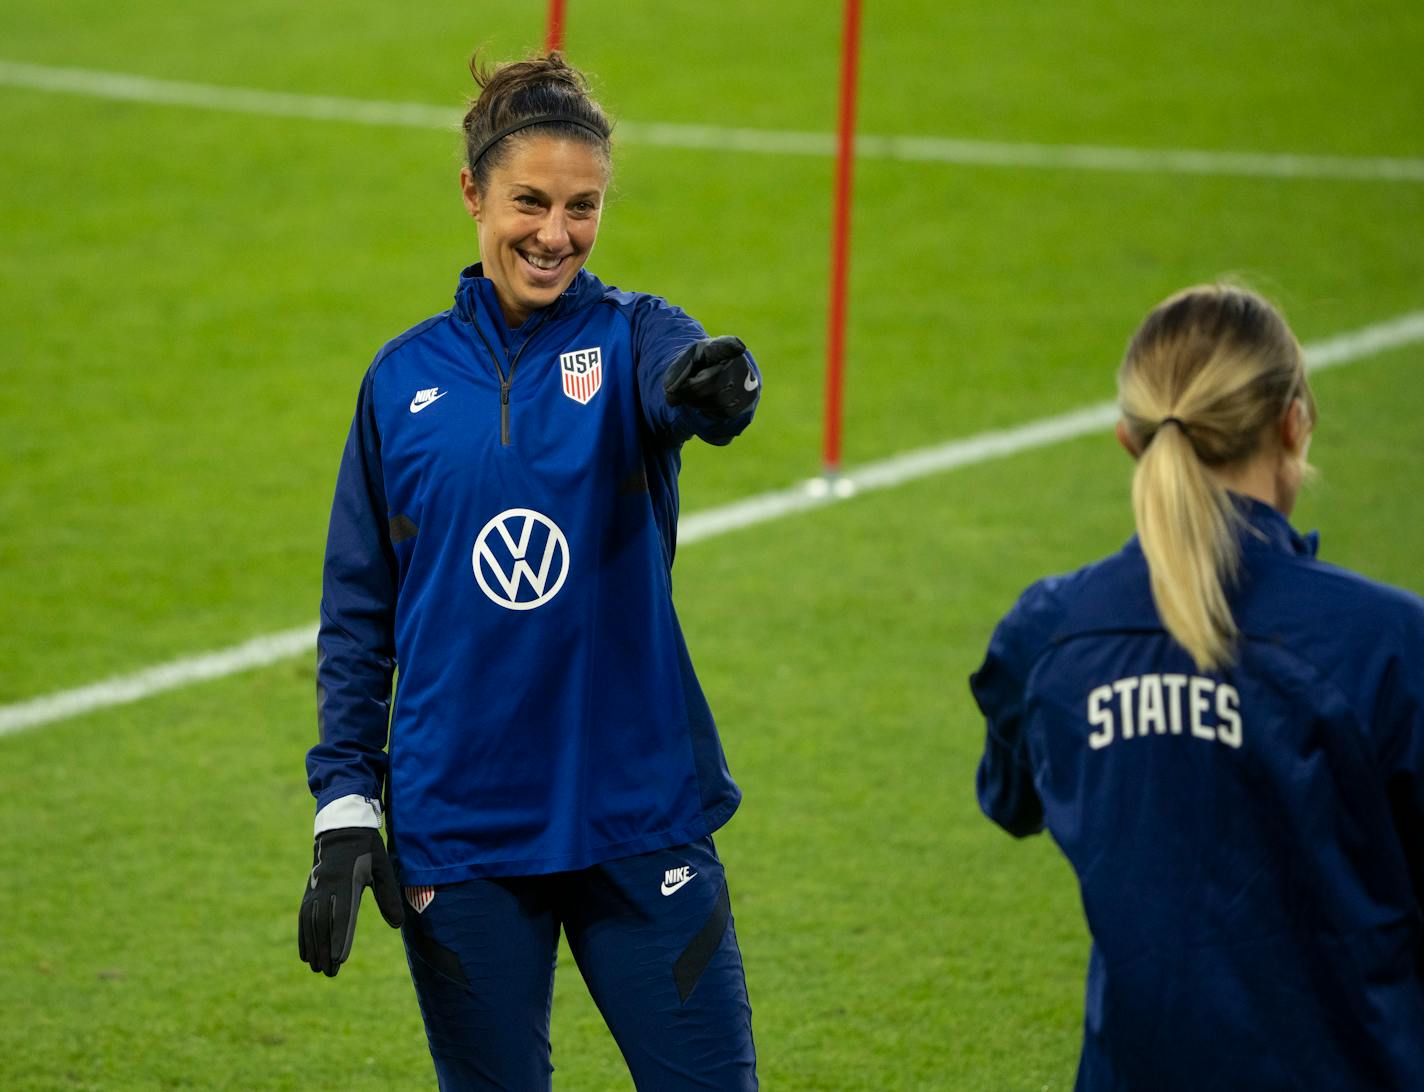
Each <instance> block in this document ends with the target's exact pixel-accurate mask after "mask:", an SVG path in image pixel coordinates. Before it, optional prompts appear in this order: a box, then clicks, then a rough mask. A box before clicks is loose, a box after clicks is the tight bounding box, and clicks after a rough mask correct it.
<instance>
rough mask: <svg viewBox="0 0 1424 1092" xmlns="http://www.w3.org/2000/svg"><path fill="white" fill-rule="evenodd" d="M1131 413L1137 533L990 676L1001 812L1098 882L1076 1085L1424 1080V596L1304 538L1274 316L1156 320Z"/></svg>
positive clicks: (1129, 389)
mask: <svg viewBox="0 0 1424 1092" xmlns="http://www.w3.org/2000/svg"><path fill="white" fill-rule="evenodd" d="M1118 395H1119V406H1120V408H1121V412H1122V417H1121V420H1120V422H1119V424H1118V427H1117V435H1118V439H1119V441H1120V442H1121V444H1122V446H1123V447H1124V448H1125V449H1126V450H1127V452H1128V453H1129V454H1130V455H1131V456H1132V457H1133V458H1134V459H1135V460H1136V469H1135V472H1134V475H1133V482H1132V505H1133V511H1134V514H1135V517H1136V523H1137V534H1136V535H1135V536H1134V537H1133V538H1132V540H1131V541H1129V542H1128V544H1127V545H1126V546H1125V547H1124V548H1123V549H1122V550H1121V551H1119V552H1118V553H1116V554H1114V555H1112V556H1111V557H1108V558H1106V559H1104V560H1102V561H1099V562H1097V563H1096V564H1093V565H1089V566H1087V567H1086V568H1083V569H1080V570H1078V571H1077V572H1074V573H1070V574H1068V575H1065V576H1058V577H1052V578H1049V579H1046V580H1042V581H1040V582H1038V583H1036V584H1034V585H1033V586H1032V587H1030V588H1029V589H1028V590H1027V591H1026V592H1025V593H1024V594H1023V596H1022V597H1021V598H1020V600H1019V602H1018V604H1017V605H1016V606H1015V607H1014V609H1013V610H1012V611H1010V612H1009V614H1008V615H1007V616H1006V617H1005V618H1004V619H1003V621H1001V622H1000V624H999V626H998V628H997V629H996V631H995V633H994V636H993V639H992V641H991V642H990V645H989V650H988V653H987V655H986V657H985V661H984V664H983V666H982V667H981V668H980V669H979V670H978V671H977V672H976V673H975V674H974V676H973V677H972V679H971V680H970V683H971V686H972V688H973V692H974V696H975V699H976V700H977V702H978V704H979V707H980V709H981V710H982V711H983V712H984V715H985V717H986V719H987V722H988V731H987V740H986V744H985V750H984V757H983V759H982V761H981V763H980V766H979V777H978V792H979V801H980V805H981V807H982V808H983V809H984V811H985V813H986V814H987V815H988V816H989V817H990V818H991V819H993V820H994V821H995V822H996V823H998V824H999V825H1001V826H1002V827H1004V828H1005V829H1006V830H1008V831H1009V832H1010V833H1012V834H1014V835H1016V836H1020V837H1022V836H1025V835H1029V834H1033V833H1036V832H1038V831H1040V830H1043V829H1047V830H1048V831H1049V833H1050V834H1051V835H1052V836H1053V838H1054V840H1055V841H1056V842H1057V843H1058V844H1059V846H1060V847H1061V848H1062V849H1063V852H1064V853H1065V855H1066V856H1067V858H1068V860H1069V862H1070V863H1071V864H1072V866H1073V868H1074V871H1075V872H1076V873H1077V876H1078V881H1079V884H1080V888H1081V893H1082V901H1083V909H1084V913H1085V915H1086V917H1087V923H1088V928H1089V931H1090V932H1091V934H1092V938H1093V946H1092V954H1091V958H1090V961H1089V965H1088V984H1087V1006H1086V1013H1085V1021H1084V1023H1085V1027H1084V1038H1083V1051H1082V1057H1081V1060H1080V1063H1079V1070H1078V1084H1077V1087H1078V1089H1080V1090H1091V1092H1099V1090H1102V1092H1108V1090H1114V1092H1117V1090H1121V1092H1126V1090H1140V1089H1152V1090H1154V1092H1170V1090H1175V1089H1181V1090H1193V1092H1195V1090H1201V1089H1212V1090H1213V1092H1223V1090H1241V1092H1247V1090H1249V1092H1265V1090H1274V1089H1281V1090H1285V1089H1330V1090H1332V1092H1349V1090H1360V1092H1363V1090H1366V1089H1370V1090H1381V1089H1390V1090H1400V1092H1403V1090H1405V1089H1419V1088H1424V939H1422V937H1424V918H1421V901H1422V900H1424V600H1421V599H1420V598H1419V597H1418V596H1416V595H1413V594H1411V593H1409V592H1406V591H1402V590H1400V589H1398V588H1393V587H1389V586H1387V585H1383V584H1378V583H1375V582H1372V581H1369V580H1366V579H1365V578H1363V577H1361V576H1358V575H1356V574H1354V573H1351V572H1348V571H1346V570H1344V569H1340V568H1337V567H1335V566H1332V565H1328V564H1326V563H1324V562H1321V561H1318V560H1317V559H1316V557H1315V553H1316V541H1315V539H1314V537H1313V536H1311V537H1303V536H1301V535H1300V534H1298V533H1297V532H1296V531H1295V530H1294V529H1292V527H1291V525H1290V524H1289V522H1287V521H1288V518H1289V516H1290V513H1291V509H1292V507H1293V505H1294V503H1295V499H1296V494H1297V492H1298V491H1299V489H1300V485H1301V482H1302V479H1303V478H1304V477H1305V475H1306V473H1307V471H1308V467H1307V464H1306V461H1305V456H1306V449H1307V447H1308V445H1309V441H1310V434H1311V430H1312V428H1313V426H1314V424H1315V402H1314V398H1313V397H1312V395H1311V392H1310V387H1309V385H1308V383H1307V381H1306V374H1305V364H1304V361H1303V359H1302V354H1301V350H1300V346H1299V344H1298V343H1297V342H1296V339H1295V337H1294V336H1293V335H1292V333H1291V331H1290V329H1289V328H1288V327H1287V325H1286V324H1285V322H1284V320H1283V319H1282V318H1281V316H1280V315H1279V314H1278V313H1277V312H1276V311H1275V310H1274V309H1273V308H1272V307H1271V306H1270V305H1269V304H1268V303H1266V302H1265V301H1264V300H1263V299H1261V298H1260V297H1259V296H1257V295H1255V294H1254V293H1251V292H1249V291H1245V290H1243V289H1240V288H1236V287H1224V286H1203V287H1197V288H1192V289H1188V290H1187V291H1184V292H1181V293H1178V294H1177V295H1175V296H1172V297H1171V298H1169V299H1167V300H1165V301H1164V302H1163V303H1161V304H1160V305H1159V306H1157V307H1156V308H1155V309H1154V310H1153V311H1152V312H1151V314H1149V315H1148V316H1147V319H1146V320H1145V321H1144V322H1143V324H1142V326H1141V327H1140V328H1139V329H1138V331H1137V333H1136V335H1135V336H1134V337H1133V339H1132V341H1131V342H1130V344H1129V345H1128V348H1127V352H1126V355H1125V357H1124V359H1123V362H1122V365H1121V368H1120V369H1119V372H1118Z"/></svg>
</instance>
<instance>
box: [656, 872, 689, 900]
mask: <svg viewBox="0 0 1424 1092" xmlns="http://www.w3.org/2000/svg"><path fill="white" fill-rule="evenodd" d="M695 879H697V873H696V872H694V873H693V874H692V875H691V876H684V877H683V878H682V879H680V880H678V881H677V883H675V884H672V885H669V884H668V882H667V881H666V880H664V881H663V886H662V892H663V894H664V895H672V894H675V893H677V892H678V891H680V890H681V889H682V888H683V887H685V886H686V885H687V884H690V883H691V882H692V881H693V880H695Z"/></svg>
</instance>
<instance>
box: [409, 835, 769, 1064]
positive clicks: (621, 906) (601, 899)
mask: <svg viewBox="0 0 1424 1092" xmlns="http://www.w3.org/2000/svg"><path fill="white" fill-rule="evenodd" d="M432 891H433V898H430V900H429V903H428V905H425V907H424V909H423V910H420V912H418V913H417V912H414V908H416V907H419V906H420V905H421V904H422V903H423V902H424V901H425V897H428V895H429V893H430V892H432ZM406 900H407V904H408V905H407V908H406V915H405V926H404V929H403V933H404V937H405V946H406V956H407V958H408V960H409V962H410V970H411V977H412V978H413V979H414V981H415V991H416V995H417V997H418V998H419V1000H420V1011H421V1015H422V1016H423V1017H424V1019H425V1031H426V1036H427V1038H428V1039H429V1041H430V1053H431V1055H432V1057H433V1058H434V1059H435V1072H436V1074H437V1076H438V1077H439V1080H440V1087H441V1089H444V1090H447V1092H455V1090H465V1089H481V1090H485V1089H501V1090H504V1092H542V1090H546V1089H549V1088H550V1087H551V1074H552V1072H553V1065H552V1063H551V1061H550V1046H549V1009H550V1004H551V1002H552V999H553V983H554V962H555V959H556V954H557V948H558V941H559V930H560V929H561V928H562V929H563V930H564V932H565V934H566V935H567V936H568V940H569V947H570V949H571V950H572V951H573V955H574V959H575V960H576V961H577V963H578V966H579V970H580V971H581V972H582V973H583V977H584V981H585V982H587V983H588V988H589V992H590V993H591V994H592V995H593V1000H594V1002H595V1003H596V1004H597V1005H598V1008H599V1011H600V1012H602V1014H603V1018H604V1020H605V1021H607V1023H608V1027H609V1030H610V1031H612V1033H613V1037H614V1039H615V1040H616V1041H617V1043H618V1047H619V1049H620V1050H622V1052H623V1057H624V1059H625V1060H626V1061H627V1063H628V1069H629V1071H630V1072H631V1073H632V1075H633V1081H634V1083H635V1085H636V1086H637V1088H638V1089H640V1090H642V1092H680V1090H682V1089H717V1090H720V1092H741V1090H744V1089H755V1088H756V1087H757V1078H756V1055H755V1051H754V1049H753V1046H752V1029H751V1006H750V1005H749V1004H748V1001H747V987H746V979H745V976H744V975H743V973H742V956H741V952H740V950H739V949H738V948H737V937H736V932H735V930H734V929H733V926H732V916H731V904H730V902H729V900H728V896H727V882H726V876H725V875H724V873H723V871H722V864H721V862H720V861H719V860H718V859H717V853H716V850H715V849H714V848H713V845H712V839H711V838H710V837H707V838H703V839H701V840H700V841H697V842H693V843H692V844H690V845H686V846H678V847H675V848H672V849H662V850H657V851H655V852H652V853H645V854H641V855H639V856H637V857H627V858H623V859H622V860H616V861H606V862H604V863H603V864H600V865H596V866H594V867H593V868H589V869H585V870H583V871H580V872H561V873H554V874H551V875H547V876H524V877H514V878H501V879H479V880H467V881H465V882H463V883H456V884H448V885H444V886H437V887H434V888H426V889H417V888H407V890H406Z"/></svg>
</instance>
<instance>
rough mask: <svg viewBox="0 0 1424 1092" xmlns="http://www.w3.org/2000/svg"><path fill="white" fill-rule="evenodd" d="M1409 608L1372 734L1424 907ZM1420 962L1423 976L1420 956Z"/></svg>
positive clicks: (1422, 707)
mask: <svg viewBox="0 0 1424 1092" xmlns="http://www.w3.org/2000/svg"><path fill="white" fill-rule="evenodd" d="M1410 605H1411V606H1413V607H1414V608H1415V609H1413V610H1412V611H1409V612H1408V613H1407V616H1406V618H1405V624H1404V627H1403V634H1402V638H1401V640H1400V641H1399V644H1398V647H1397V648H1395V649H1394V650H1393V651H1392V653H1391V655H1390V658H1389V661H1388V663H1387V665H1386V668H1385V671H1384V674H1383V677H1382V679H1381V682H1380V688H1379V706H1378V709H1379V712H1378V714H1377V716H1378V718H1379V720H1380V723H1379V724H1378V725H1377V726H1376V732H1377V733H1378V736H1379V739H1380V749H1379V754H1380V764H1381V767H1382V769H1383V772H1384V777H1385V787H1386V791H1387V792H1388V794H1389V802H1390V808H1391V810H1392V811H1393V813H1394V825H1395V829H1396V830H1398V831H1399V837H1400V841H1401V843H1402V844H1403V846H1404V852H1405V855H1406V856H1407V858H1408V861H1409V872H1410V877H1411V879H1412V881H1413V885H1414V895H1415V898H1416V899H1417V900H1418V901H1419V904H1420V905H1421V907H1424V602H1420V601H1418V600H1415V601H1414V603H1412V604H1410ZM1420 960H1421V965H1420V971H1421V973H1424V953H1421V954H1420Z"/></svg>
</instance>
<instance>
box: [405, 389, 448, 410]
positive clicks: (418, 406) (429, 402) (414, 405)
mask: <svg viewBox="0 0 1424 1092" xmlns="http://www.w3.org/2000/svg"><path fill="white" fill-rule="evenodd" d="M449 393H450V392H449V391H441V392H440V393H439V394H437V395H436V396H435V397H434V398H427V399H426V400H425V401H424V402H417V401H416V400H415V399H414V398H412V399H411V400H410V412H411V413H419V412H420V411H421V410H423V409H425V407H426V406H433V405H435V403H436V402H438V401H440V399H442V398H444V397H445V396H446V395H447V394H449Z"/></svg>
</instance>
